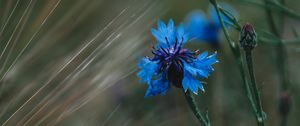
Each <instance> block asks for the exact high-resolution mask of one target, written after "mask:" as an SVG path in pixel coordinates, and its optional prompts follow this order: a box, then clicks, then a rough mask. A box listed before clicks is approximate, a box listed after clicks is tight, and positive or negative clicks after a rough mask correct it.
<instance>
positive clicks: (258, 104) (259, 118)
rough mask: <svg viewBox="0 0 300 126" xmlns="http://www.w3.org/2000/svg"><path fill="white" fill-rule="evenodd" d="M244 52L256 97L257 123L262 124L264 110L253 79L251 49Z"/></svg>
mask: <svg viewBox="0 0 300 126" xmlns="http://www.w3.org/2000/svg"><path fill="white" fill-rule="evenodd" d="M245 52H246V61H247V66H248V70H249V75H250V80H251V84H252V89H253V93H254V96H255V99H256V108H257V112H258V116H257V124H258V125H259V126H264V125H265V124H264V112H263V109H262V104H261V98H260V94H259V91H258V88H257V85H256V80H255V75H254V69H253V61H252V51H251V50H245Z"/></svg>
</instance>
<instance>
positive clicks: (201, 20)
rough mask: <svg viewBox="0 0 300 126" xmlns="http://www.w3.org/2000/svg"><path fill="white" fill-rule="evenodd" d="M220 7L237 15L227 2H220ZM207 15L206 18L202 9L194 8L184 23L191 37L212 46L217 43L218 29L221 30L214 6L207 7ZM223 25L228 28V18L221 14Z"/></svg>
mask: <svg viewBox="0 0 300 126" xmlns="http://www.w3.org/2000/svg"><path fill="white" fill-rule="evenodd" d="M220 5H221V6H222V8H223V9H224V10H226V11H228V12H230V13H231V14H232V15H233V16H237V13H236V11H235V10H234V9H233V8H231V7H230V6H229V5H228V4H225V3H222V4H220ZM208 11H209V17H208V18H207V17H206V16H205V14H204V12H203V11H201V10H195V11H192V12H191V13H190V14H188V16H187V22H186V23H185V25H186V28H187V31H188V32H189V33H190V36H191V39H196V40H198V41H205V42H208V43H210V44H212V45H214V46H218V44H219V41H220V40H219V31H221V28H222V27H221V24H220V22H219V19H218V15H217V12H216V10H215V8H214V7H212V6H210V7H209V10H208ZM222 18H223V20H224V23H225V26H226V27H227V28H229V23H231V22H230V20H229V19H228V18H227V17H226V16H225V15H222Z"/></svg>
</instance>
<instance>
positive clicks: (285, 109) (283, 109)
mask: <svg viewBox="0 0 300 126" xmlns="http://www.w3.org/2000/svg"><path fill="white" fill-rule="evenodd" d="M290 109H291V97H290V95H289V92H288V91H283V92H281V93H280V98H279V113H280V115H282V116H286V115H287V114H288V113H289V112H290Z"/></svg>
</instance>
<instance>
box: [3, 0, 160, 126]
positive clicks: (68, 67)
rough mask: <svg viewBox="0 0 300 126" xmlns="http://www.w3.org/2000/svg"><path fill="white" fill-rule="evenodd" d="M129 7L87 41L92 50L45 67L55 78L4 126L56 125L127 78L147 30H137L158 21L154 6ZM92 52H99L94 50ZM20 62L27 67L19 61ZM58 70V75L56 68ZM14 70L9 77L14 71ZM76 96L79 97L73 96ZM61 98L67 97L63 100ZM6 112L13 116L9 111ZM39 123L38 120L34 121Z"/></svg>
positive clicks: (38, 90)
mask: <svg viewBox="0 0 300 126" xmlns="http://www.w3.org/2000/svg"><path fill="white" fill-rule="evenodd" d="M130 4H131V5H130V6H128V7H127V8H126V9H125V10H123V11H121V12H120V14H119V15H118V16H117V17H116V18H115V19H114V20H113V21H111V22H109V23H108V24H107V25H108V26H106V27H105V28H104V29H103V31H102V32H101V34H100V35H97V36H95V37H93V38H92V41H93V44H90V45H89V47H88V48H87V47H86V48H83V47H85V46H86V45H87V44H88V42H84V44H83V46H82V47H80V48H81V49H79V50H76V51H74V52H73V53H70V55H69V56H64V57H66V59H68V60H64V58H63V59H62V60H59V61H56V62H53V63H54V65H53V66H52V67H53V68H52V67H51V66H50V69H51V68H52V69H53V70H54V71H55V72H52V75H51V76H50V77H47V78H49V79H47V80H46V81H45V79H43V78H45V77H43V78H40V79H41V80H42V81H45V82H43V85H42V87H40V88H39V89H37V90H35V91H36V92H35V93H34V94H33V95H32V96H31V98H30V99H29V100H27V101H26V102H25V104H23V105H21V107H20V108H19V109H17V112H16V113H15V114H13V115H11V118H10V119H7V120H6V122H4V123H5V124H7V125H10V124H14V123H18V124H24V125H33V124H38V125H39V124H41V125H44V124H45V125H46V124H48V125H54V124H57V123H60V122H61V121H63V120H64V119H65V118H67V117H68V116H70V115H72V114H74V112H76V111H77V110H78V109H80V108H81V107H84V105H85V104H87V103H88V102H89V101H90V100H93V99H94V98H95V97H96V96H99V94H100V93H101V92H103V91H105V90H107V89H108V88H109V87H111V86H113V85H114V84H116V83H117V82H118V81H120V79H124V78H126V77H127V76H129V75H131V74H132V73H133V72H132V71H133V70H134V67H128V66H130V64H132V63H134V61H135V58H136V56H137V54H136V52H135V51H136V50H137V48H138V47H139V46H140V45H142V43H141V41H144V40H145V39H146V38H145V37H143V34H144V32H145V31H146V30H147V29H139V27H141V26H143V27H144V26H145V24H146V23H147V21H148V19H149V18H150V17H151V16H154V15H157V14H154V13H156V12H157V11H155V10H156V9H158V8H159V6H158V5H157V3H156V2H154V3H153V2H151V3H149V2H147V3H143V2H137V1H133V2H131V3H130ZM61 6H63V5H61ZM141 7H142V8H141ZM132 31H135V32H132ZM34 40H35V39H33V40H32V41H34ZM90 41H91V40H90ZM34 42H35V41H34ZM99 44H100V45H101V46H99ZM91 46H93V48H92V47H91ZM96 47H100V48H98V49H96ZM82 48H83V49H82ZM33 49H34V48H33ZM81 50H83V51H81ZM90 50H92V51H94V53H92V52H90ZM32 52H34V51H31V50H30V55H32V56H29V57H33V56H34V55H37V53H32ZM24 56H25V57H28V53H24ZM74 56H75V57H76V58H75V57H74ZM72 57H74V58H72ZM128 57H130V58H128ZM124 61H125V62H124ZM22 62H23V63H28V62H30V61H26V60H23V61H22ZM61 64H64V65H63V66H62V65H61ZM74 65H75V66H74ZM22 66H24V64H20V63H17V64H16V66H13V67H12V68H14V69H23V68H22ZM57 66H61V67H60V69H57V68H55V67H57ZM116 66H117V67H116ZM14 69H12V70H13V71H9V72H8V73H11V72H18V71H19V70H14ZM50 69H49V70H50ZM53 70H52V71H53ZM56 70H57V71H56ZM7 75H9V76H5V77H4V78H7V77H10V78H11V77H14V76H12V75H11V74H7ZM39 83H40V82H39ZM76 91H80V92H77V93H76ZM45 93H46V94H45ZM62 96H67V97H66V98H64V99H65V100H63V99H62V98H61V97H62ZM72 96H76V97H72ZM11 109H12V110H13V108H11ZM28 110H29V111H28ZM6 114H7V113H6ZM6 114H5V116H2V119H1V120H3V118H5V117H6ZM20 116H21V117H20ZM41 117H42V119H41V120H37V119H40V118H41ZM14 120H18V121H17V122H16V121H14ZM51 120H52V121H51Z"/></svg>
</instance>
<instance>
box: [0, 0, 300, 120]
mask: <svg viewBox="0 0 300 126" xmlns="http://www.w3.org/2000/svg"><path fill="white" fill-rule="evenodd" d="M253 1H254V2H258V3H262V4H264V2H263V1H262V0H253ZM220 2H226V3H228V4H230V5H231V6H232V7H233V8H234V9H236V10H237V12H238V13H239V17H238V19H239V20H240V24H244V23H246V22H250V23H252V24H253V26H254V27H255V29H256V30H257V32H258V36H260V35H261V36H263V35H264V33H266V32H269V23H268V22H267V17H266V14H265V8H263V7H261V6H256V5H254V4H249V3H248V2H245V1H244V0H224V1H220ZM285 3H286V6H287V7H288V8H289V9H291V10H294V11H295V13H296V14H300V9H299V7H298V5H300V1H299V0H286V1H285ZM208 7H209V1H208V0H86V1H84V0H0V30H1V31H0V42H1V43H0V52H1V60H0V67H1V71H0V75H1V76H0V77H1V78H0V79H1V81H0V124H1V125H7V126H16V125H18V126H19V125H20V126H21V125H26V126H34V125H37V126H38V125H41V126H44V125H45V126H46V125H60V126H153V125H155V126H195V125H200V123H199V122H198V121H197V119H196V118H195V117H194V115H193V113H192V112H191V111H190V109H189V108H188V105H187V103H186V101H185V99H184V94H183V92H182V91H181V90H180V89H177V88H172V89H171V90H170V91H168V92H167V95H166V96H155V97H150V98H147V99H144V94H145V92H146V87H147V86H146V85H144V84H140V83H139V78H138V77H137V76H136V73H137V71H138V68H137V62H138V61H139V59H140V58H141V57H143V56H152V54H151V51H150V48H151V44H152V43H155V39H154V38H153V37H152V35H151V33H150V29H151V27H156V21H157V19H162V20H163V21H165V22H166V21H168V20H169V19H170V18H172V19H174V21H175V24H179V23H180V22H182V21H184V20H185V18H186V15H187V14H188V13H189V12H191V11H193V10H195V9H198V10H203V11H205V12H207V9H208ZM272 12H274V20H275V22H276V25H277V26H278V27H280V28H281V33H280V38H282V39H287V40H288V39H293V38H294V37H295V36H294V33H295V31H296V32H297V31H299V30H298V29H299V28H300V23H299V18H298V19H297V18H293V17H290V16H288V15H286V14H284V13H283V16H282V15H280V13H278V11H276V10H272ZM282 22H283V23H282ZM230 34H231V37H232V38H233V39H234V40H235V41H238V38H239V37H238V34H239V33H238V32H237V31H235V30H231V32H230ZM220 37H221V38H222V39H221V40H222V42H221V49H220V50H219V51H218V59H219V61H220V62H219V63H217V64H215V65H214V68H215V71H214V72H213V73H212V74H211V76H210V77H209V78H208V79H206V80H201V81H204V82H205V83H206V84H205V89H206V92H205V93H203V92H201V93H200V94H199V95H198V96H196V98H197V102H198V103H199V105H200V108H201V110H202V111H206V110H208V112H209V117H210V119H211V123H212V125H213V126H253V125H256V121H255V116H254V115H253V113H252V111H251V108H250V105H249V104H248V101H247V98H246V95H245V91H244V88H243V84H242V78H241V76H240V73H239V70H238V66H236V64H235V61H234V57H233V54H232V52H231V51H230V50H229V47H228V45H227V43H226V40H225V39H223V38H224V37H223V33H222V32H220ZM299 45H300V43H287V44H284V48H285V49H286V55H285V62H286V63H287V65H286V66H287V67H286V68H285V69H284V72H285V73H288V74H287V75H288V76H287V79H288V80H289V85H288V92H289V94H290V95H291V98H292V108H291V111H290V113H289V115H288V119H287V120H288V123H287V124H288V126H298V125H300V120H299V117H300V110H299V105H300V93H299V91H300V85H299V83H300V78H299V71H300V67H299V64H300V60H299V53H300V52H299V49H300V46H299ZM186 47H187V48H189V49H191V50H196V49H200V51H201V52H203V51H205V50H207V51H209V52H210V53H212V52H214V50H213V49H211V48H210V47H209V46H208V45H207V44H205V43H203V42H197V41H191V42H190V43H189V44H187V45H186ZM277 52H278V48H277V45H276V44H274V43H266V42H259V43H258V47H257V48H256V49H255V50H254V54H253V55H254V68H255V74H256V77H257V84H259V88H260V90H261V96H262V99H263V100H262V103H263V108H264V110H265V112H266V113H267V115H268V116H267V121H266V122H267V125H268V126H279V125H280V120H281V116H280V114H279V112H278V102H279V97H280V92H281V88H280V87H281V86H280V85H281V78H282V75H283V72H282V71H280V67H282V65H283V64H281V63H282V62H278V53H277Z"/></svg>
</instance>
